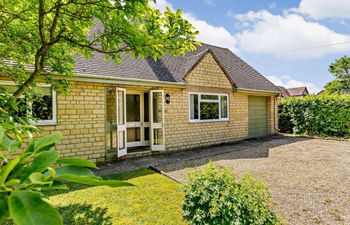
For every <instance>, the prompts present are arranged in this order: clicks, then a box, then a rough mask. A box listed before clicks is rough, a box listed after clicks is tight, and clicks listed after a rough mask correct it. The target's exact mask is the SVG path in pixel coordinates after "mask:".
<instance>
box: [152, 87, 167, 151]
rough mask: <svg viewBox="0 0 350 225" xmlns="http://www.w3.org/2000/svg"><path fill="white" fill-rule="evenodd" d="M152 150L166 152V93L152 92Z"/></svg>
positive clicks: (161, 91)
mask: <svg viewBox="0 0 350 225" xmlns="http://www.w3.org/2000/svg"><path fill="white" fill-rule="evenodd" d="M150 100H151V104H150V106H151V110H150V112H151V113H150V114H151V138H150V139H151V150H152V151H164V150H165V137H164V91H163V90H152V91H151V97H150Z"/></svg>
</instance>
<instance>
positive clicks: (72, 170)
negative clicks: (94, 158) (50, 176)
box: [56, 166, 94, 176]
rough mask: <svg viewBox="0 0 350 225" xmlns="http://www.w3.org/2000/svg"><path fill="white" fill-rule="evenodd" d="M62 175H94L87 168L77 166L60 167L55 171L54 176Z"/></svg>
mask: <svg viewBox="0 0 350 225" xmlns="http://www.w3.org/2000/svg"><path fill="white" fill-rule="evenodd" d="M64 174H73V175H77V176H93V175H94V174H93V173H92V172H91V170H89V169H88V168H84V167H79V166H62V167H59V168H57V169H56V176H61V175H64Z"/></svg>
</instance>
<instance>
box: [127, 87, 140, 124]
mask: <svg viewBox="0 0 350 225" xmlns="http://www.w3.org/2000/svg"><path fill="white" fill-rule="evenodd" d="M140 107H141V103H140V95H138V94H127V95H126V114H127V115H126V121H127V122H140V121H141V120H140V119H141V118H140V115H141V111H140Z"/></svg>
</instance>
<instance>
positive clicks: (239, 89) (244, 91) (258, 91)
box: [235, 88, 281, 95]
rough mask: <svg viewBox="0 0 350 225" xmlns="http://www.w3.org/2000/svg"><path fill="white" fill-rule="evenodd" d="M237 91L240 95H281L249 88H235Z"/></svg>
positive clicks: (276, 92) (277, 92)
mask: <svg viewBox="0 0 350 225" xmlns="http://www.w3.org/2000/svg"><path fill="white" fill-rule="evenodd" d="M235 91H236V92H238V93H252V94H268V95H279V94H280V93H281V92H279V91H269V90H257V89H249V88H235Z"/></svg>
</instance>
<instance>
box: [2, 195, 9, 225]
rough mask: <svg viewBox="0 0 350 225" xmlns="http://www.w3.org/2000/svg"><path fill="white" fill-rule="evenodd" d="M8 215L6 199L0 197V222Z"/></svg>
mask: <svg viewBox="0 0 350 225" xmlns="http://www.w3.org/2000/svg"><path fill="white" fill-rule="evenodd" d="M7 214H8V205H7V197H5V196H2V195H0V221H1V220H2V219H4V218H5V217H6V216H7Z"/></svg>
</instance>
